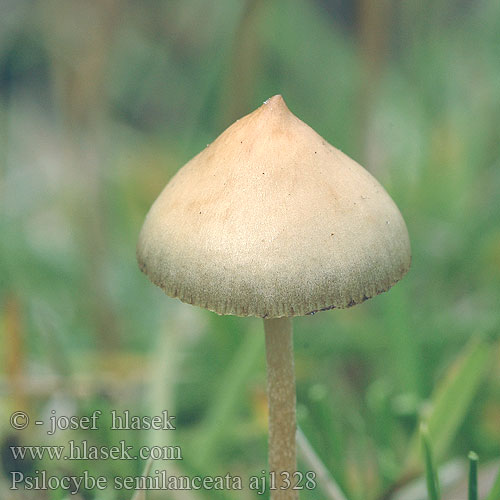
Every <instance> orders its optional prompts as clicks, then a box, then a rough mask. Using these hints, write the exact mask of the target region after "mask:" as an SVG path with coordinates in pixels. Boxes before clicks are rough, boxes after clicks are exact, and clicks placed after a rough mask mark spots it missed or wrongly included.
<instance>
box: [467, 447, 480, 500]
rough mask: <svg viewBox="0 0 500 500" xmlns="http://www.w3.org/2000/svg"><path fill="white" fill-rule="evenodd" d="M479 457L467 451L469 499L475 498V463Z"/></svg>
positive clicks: (473, 499)
mask: <svg viewBox="0 0 500 500" xmlns="http://www.w3.org/2000/svg"><path fill="white" fill-rule="evenodd" d="M478 461H479V457H478V456H477V454H476V453H474V452H473V451H471V452H469V500H477V463H478Z"/></svg>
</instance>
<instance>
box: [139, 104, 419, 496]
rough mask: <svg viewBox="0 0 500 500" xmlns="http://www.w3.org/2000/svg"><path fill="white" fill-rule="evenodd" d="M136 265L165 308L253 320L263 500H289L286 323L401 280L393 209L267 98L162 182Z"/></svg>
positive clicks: (399, 231)
mask: <svg viewBox="0 0 500 500" xmlns="http://www.w3.org/2000/svg"><path fill="white" fill-rule="evenodd" d="M137 259H138V262H139V266H140V268H141V270H142V271H143V272H144V273H146V274H147V276H148V277H149V279H150V280H151V281H152V282H153V283H154V284H156V285H158V286H159V287H161V288H162V289H163V290H164V291H165V293H166V294H167V295H169V296H171V297H177V298H179V299H180V300H181V301H183V302H187V303H189V304H193V305H197V306H200V307H204V308H205V309H209V310H211V311H214V312H216V313H218V314H233V315H237V316H257V317H261V318H263V319H264V330H265V336H266V357H267V377H268V404H269V468H270V471H274V472H275V474H276V481H277V488H278V489H276V490H275V491H273V492H272V495H271V498H273V499H276V500H278V499H284V498H286V499H293V498H297V497H298V493H297V492H295V491H292V490H284V489H283V490H281V489H280V487H281V486H283V487H285V486H286V483H285V482H284V479H285V477H286V475H287V474H289V475H290V480H291V482H292V484H293V473H294V472H295V471H296V451H295V433H296V417H295V376H294V366H293V343H292V320H291V318H292V317H293V316H302V315H307V314H314V313H316V312H318V311H325V310H328V309H333V308H345V307H351V306H353V305H355V304H359V303H361V302H363V301H365V300H367V299H369V298H371V297H373V296H375V295H377V294H379V293H381V292H384V291H386V290H388V289H389V288H390V287H391V286H392V285H394V284H395V283H396V282H397V281H398V280H400V279H401V278H402V277H403V275H404V274H405V273H406V272H407V271H408V269H409V266H410V260H411V256H410V243H409V238H408V232H407V229H406V226H405V223H404V220H403V218H402V216H401V214H400V212H399V210H398V208H397V207H396V205H395V204H394V202H393V201H392V199H391V198H390V197H389V195H388V194H387V193H386V191H385V190H384V189H383V188H382V186H381V185H380V184H379V183H378V182H377V181H376V180H375V179H374V178H373V177H372V176H371V175H370V174H369V173H368V172H367V171H366V170H365V169H363V167H361V166H360V165H359V164H358V163H356V162H355V161H354V160H352V159H351V158H349V157H348V156H346V155H345V154H344V153H342V152H341V151H339V150H338V149H336V148H334V147H333V146H331V145H330V144H328V143H327V142H326V141H325V140H324V139H323V138H322V137H320V136H319V135H318V134H317V133H316V132H315V131H314V130H313V129H312V128H310V127H309V126H308V125H306V124H305V123H304V122H302V121H301V120H299V119H298V118H297V117H296V116H295V115H294V114H292V113H291V112H290V110H289V109H288V108H287V106H286V104H285V102H284V100H283V98H282V97H281V96H280V95H276V96H274V97H272V98H270V99H268V100H267V101H266V102H265V103H264V104H263V105H262V106H261V107H260V108H258V109H257V110H255V111H254V112H253V113H250V114H249V115H247V116H245V117H244V118H241V119H240V120H238V121H236V122H235V123H234V124H233V125H231V126H230V127H229V128H228V129H226V130H225V131H224V132H223V133H222V134H221V135H220V136H219V137H218V138H217V139H216V140H215V141H214V142H213V143H212V144H210V145H208V146H207V147H206V148H205V149H204V150H203V151H202V152H201V153H199V154H198V155H197V156H195V157H194V158H193V159H192V160H190V161H189V162H188V163H187V164H186V165H184V167H182V168H181V169H180V170H179V171H178V172H177V174H176V175H175V176H174V177H173V178H172V179H171V180H170V182H169V183H168V184H167V186H166V187H165V188H164V190H163V191H162V193H161V194H160V195H159V197H158V199H157V200H156V201H155V203H154V204H153V206H152V207H151V209H150V211H149V213H148V215H147V217H146V220H145V222H144V225H143V227H142V230H141V233H140V236H139V243H138V247H137ZM282 473H283V474H282Z"/></svg>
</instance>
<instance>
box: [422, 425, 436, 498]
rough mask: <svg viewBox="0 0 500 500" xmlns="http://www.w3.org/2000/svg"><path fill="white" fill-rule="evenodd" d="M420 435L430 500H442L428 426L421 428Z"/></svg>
mask: <svg viewBox="0 0 500 500" xmlns="http://www.w3.org/2000/svg"><path fill="white" fill-rule="evenodd" d="M420 434H421V436H422V447H423V452H424V460H425V477H426V481H427V491H428V492H429V500H440V494H439V481H438V476H437V471H436V468H435V466H434V459H433V457H432V448H431V443H430V439H429V431H428V429H427V426H426V425H424V424H422V425H421V426H420Z"/></svg>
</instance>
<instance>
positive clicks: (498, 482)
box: [486, 469, 500, 500]
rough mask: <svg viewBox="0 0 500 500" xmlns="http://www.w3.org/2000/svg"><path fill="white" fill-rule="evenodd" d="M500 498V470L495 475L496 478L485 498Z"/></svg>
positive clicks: (488, 499)
mask: <svg viewBox="0 0 500 500" xmlns="http://www.w3.org/2000/svg"><path fill="white" fill-rule="evenodd" d="M499 498H500V469H499V470H498V473H497V478H496V479H495V483H494V484H493V488H491V491H490V494H489V495H488V496H487V497H486V500H498V499H499Z"/></svg>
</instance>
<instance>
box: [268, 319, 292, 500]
mask: <svg viewBox="0 0 500 500" xmlns="http://www.w3.org/2000/svg"><path fill="white" fill-rule="evenodd" d="M264 330H265V332H266V358H267V398H268V405H269V471H270V472H274V473H275V477H276V484H275V486H276V489H274V490H272V491H271V500H295V499H298V497H299V496H298V492H297V491H296V490H295V491H294V490H293V489H292V487H293V486H294V484H295V481H294V479H295V476H294V473H295V472H296V470H297V459H296V452H295V433H296V428H297V425H296V419H295V371H294V365H293V329H292V319H291V318H277V319H265V320H264ZM282 473H285V474H282ZM286 473H288V474H286ZM287 478H288V480H289V482H288V481H287V480H286V479H287ZM280 487H283V488H284V489H280ZM285 488H286V489H285Z"/></svg>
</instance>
